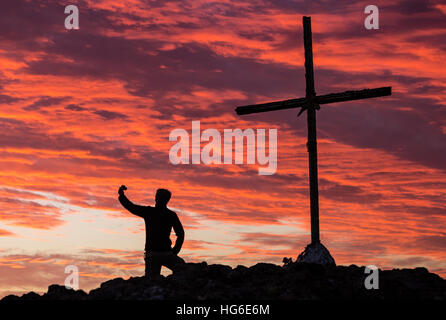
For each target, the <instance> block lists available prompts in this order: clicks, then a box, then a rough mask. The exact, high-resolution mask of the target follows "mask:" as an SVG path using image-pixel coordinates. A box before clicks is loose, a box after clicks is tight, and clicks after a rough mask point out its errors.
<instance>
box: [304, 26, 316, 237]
mask: <svg viewBox="0 0 446 320" xmlns="http://www.w3.org/2000/svg"><path fill="white" fill-rule="evenodd" d="M303 26H304V47H305V80H306V96H305V98H306V99H307V104H308V105H307V108H308V109H307V127H308V142H307V149H308V162H309V166H308V167H309V179H310V213H311V243H317V242H319V240H320V238H319V190H318V177H317V141H316V104H315V101H314V100H315V97H316V92H315V89H314V71H313V43H312V39H311V18H310V17H303Z"/></svg>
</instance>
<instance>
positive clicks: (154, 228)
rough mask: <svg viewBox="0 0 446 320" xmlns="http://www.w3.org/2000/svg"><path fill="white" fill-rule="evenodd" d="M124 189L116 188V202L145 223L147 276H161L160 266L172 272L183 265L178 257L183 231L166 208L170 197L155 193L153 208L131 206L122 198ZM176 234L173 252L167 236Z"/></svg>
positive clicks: (125, 198) (169, 194)
mask: <svg viewBox="0 0 446 320" xmlns="http://www.w3.org/2000/svg"><path fill="white" fill-rule="evenodd" d="M124 190H127V188H126V186H124V185H123V186H121V187H120V188H119V191H118V194H119V198H118V199H119V202H121V204H122V206H123V207H124V208H126V209H127V210H128V211H130V212H131V213H133V214H134V215H137V216H138V217H141V218H143V219H144V222H145V224H146V246H145V254H144V260H145V262H146V276H147V277H150V278H154V277H157V276H159V275H160V272H161V266H166V267H167V268H169V269H170V270H172V271H173V272H175V270H176V269H177V268H178V267H179V266H181V264H183V263H184V260H183V259H182V258H180V257H178V253H179V252H180V250H181V246H182V245H183V241H184V229H183V226H182V225H181V222H180V219H178V216H177V214H176V213H175V212H173V211H172V210H169V209H168V208H167V203H168V202H169V200H170V197H171V195H172V194H171V193H170V191H169V190H166V189H158V190H157V191H156V196H155V207H150V206H139V205H135V204H133V203H132V202H131V201H130V200H129V199H127V197H126V196H125V194H124ZM172 227H173V230H174V231H175V234H176V235H177V240H176V242H175V246H174V247H173V248H172V247H171V246H172V241H171V240H170V232H171V230H172Z"/></svg>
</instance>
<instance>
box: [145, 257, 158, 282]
mask: <svg viewBox="0 0 446 320" xmlns="http://www.w3.org/2000/svg"><path fill="white" fill-rule="evenodd" d="M145 262H146V272H145V273H146V277H148V278H149V279H154V278H157V277H159V276H160V274H161V261H160V259H159V257H157V255H156V254H154V253H146V255H145Z"/></svg>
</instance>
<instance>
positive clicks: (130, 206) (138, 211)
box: [118, 185, 145, 218]
mask: <svg viewBox="0 0 446 320" xmlns="http://www.w3.org/2000/svg"><path fill="white" fill-rule="evenodd" d="M124 190H127V187H126V186H124V185H122V186H121V187H120V188H119V190H118V194H119V198H118V199H119V202H121V204H122V206H123V207H124V208H126V209H127V210H128V211H130V212H131V213H133V214H134V215H136V216H138V217H141V218H144V211H145V210H144V207H143V206H138V205H136V204H134V203H133V202H131V201H130V200H129V199H128V198H127V197H126V196H125V194H124Z"/></svg>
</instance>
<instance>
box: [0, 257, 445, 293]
mask: <svg viewBox="0 0 446 320" xmlns="http://www.w3.org/2000/svg"><path fill="white" fill-rule="evenodd" d="M364 269H365V268H364V267H358V266H355V265H351V266H348V267H347V266H322V265H318V264H310V263H296V262H289V261H288V263H286V264H285V265H284V266H278V265H274V264H267V263H258V264H256V265H254V266H252V267H250V268H247V267H244V266H238V267H236V268H231V267H229V266H225V265H218V264H213V265H208V264H206V263H205V262H203V263H187V264H185V267H184V269H183V270H182V271H181V272H177V273H175V274H172V275H169V276H168V277H161V278H160V279H158V280H149V279H146V278H144V277H132V278H130V279H128V280H124V279H122V278H116V279H113V280H109V281H106V282H104V283H102V284H101V286H100V287H99V288H97V289H93V290H91V291H90V292H89V293H88V294H87V293H86V292H84V291H82V290H77V291H74V290H68V289H66V288H65V287H64V286H60V285H51V286H49V287H48V292H47V293H44V294H43V295H38V294H36V293H34V292H30V293H27V294H24V295H22V296H21V297H18V296H14V295H9V296H6V297H4V298H3V299H2V301H11V300H161V299H167V300H183V299H186V300H224V299H233V300H242V299H262V300H263V299H271V300H291V299H305V300H318V299H359V300H374V299H378V300H392V299H436V300H446V280H445V279H442V278H441V277H439V276H438V275H436V274H434V273H430V272H429V271H428V270H427V269H425V268H415V269H394V270H388V271H381V270H380V272H379V289H377V290H373V289H371V290H367V289H366V288H365V286H364V280H365V278H366V277H367V276H368V274H365V273H364Z"/></svg>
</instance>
